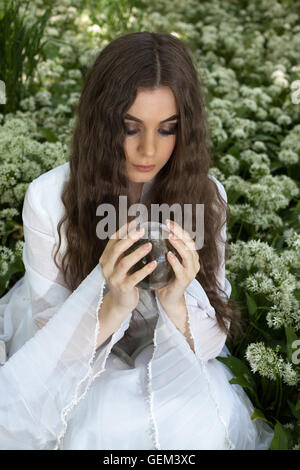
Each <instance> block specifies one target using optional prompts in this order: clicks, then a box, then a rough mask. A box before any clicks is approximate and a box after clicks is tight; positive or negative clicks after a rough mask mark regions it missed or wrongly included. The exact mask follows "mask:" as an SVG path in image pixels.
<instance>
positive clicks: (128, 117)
mask: <svg viewBox="0 0 300 470" xmlns="http://www.w3.org/2000/svg"><path fill="white" fill-rule="evenodd" d="M178 118H179V114H173V116H170V117H168V118H167V119H164V120H163V121H160V124H162V123H163V122H168V121H174V120H175V119H178ZM124 119H128V120H130V121H136V122H141V123H143V121H142V120H141V119H138V118H136V117H134V116H132V115H131V114H125V116H124Z"/></svg>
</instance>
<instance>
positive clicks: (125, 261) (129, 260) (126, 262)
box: [116, 242, 152, 280]
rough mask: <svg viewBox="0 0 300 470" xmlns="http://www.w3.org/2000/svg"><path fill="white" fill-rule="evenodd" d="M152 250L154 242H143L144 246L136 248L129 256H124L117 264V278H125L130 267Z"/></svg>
mask: <svg viewBox="0 0 300 470" xmlns="http://www.w3.org/2000/svg"><path fill="white" fill-rule="evenodd" d="M151 250H152V243H149V242H148V243H143V244H142V246H139V247H138V248H136V249H135V250H134V251H133V252H132V253H130V254H129V255H127V256H123V258H122V259H121V261H120V262H119V263H118V264H117V266H116V278H117V280H122V279H124V278H125V277H126V276H127V274H128V271H129V270H130V268H132V266H134V265H135V264H136V263H137V262H138V261H140V260H141V259H142V258H143V257H144V256H146V255H147V254H148V253H150V251H151Z"/></svg>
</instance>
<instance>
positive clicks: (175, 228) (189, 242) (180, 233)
mask: <svg viewBox="0 0 300 470" xmlns="http://www.w3.org/2000/svg"><path fill="white" fill-rule="evenodd" d="M166 225H167V227H168V229H169V230H170V231H171V232H172V233H173V234H174V235H175V236H176V237H178V238H180V239H181V240H183V241H184V243H185V244H186V246H187V248H188V249H189V250H195V249H196V245H195V242H194V241H193V239H192V238H191V236H190V234H189V233H188V232H187V231H186V230H183V228H182V227H181V226H180V225H179V224H177V223H176V222H174V221H173V220H170V219H166Z"/></svg>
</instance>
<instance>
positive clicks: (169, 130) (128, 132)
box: [125, 123, 178, 135]
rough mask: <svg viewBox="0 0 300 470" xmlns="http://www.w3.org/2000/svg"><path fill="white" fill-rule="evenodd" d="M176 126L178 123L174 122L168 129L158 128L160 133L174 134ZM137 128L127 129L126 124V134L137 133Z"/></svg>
mask: <svg viewBox="0 0 300 470" xmlns="http://www.w3.org/2000/svg"><path fill="white" fill-rule="evenodd" d="M177 127H178V123H176V124H175V125H173V126H172V127H170V129H168V130H165V129H160V131H159V132H160V133H161V134H162V135H172V134H176V131H177ZM137 132H138V130H137V129H128V128H127V127H126V126H125V133H126V134H127V135H134V134H137Z"/></svg>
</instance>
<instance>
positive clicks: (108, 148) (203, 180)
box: [55, 32, 242, 339]
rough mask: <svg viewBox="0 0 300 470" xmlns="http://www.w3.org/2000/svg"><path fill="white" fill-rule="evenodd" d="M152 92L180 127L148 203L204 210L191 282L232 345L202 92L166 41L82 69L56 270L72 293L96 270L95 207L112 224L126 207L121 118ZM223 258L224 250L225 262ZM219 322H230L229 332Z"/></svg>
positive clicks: (139, 38)
mask: <svg viewBox="0 0 300 470" xmlns="http://www.w3.org/2000/svg"><path fill="white" fill-rule="evenodd" d="M159 86H167V87H169V88H170V89H171V90H172V91H173V93H174V97H175V100H176V103H177V106H178V110H179V115H180V119H179V123H178V124H179V125H178V131H177V138H176V145H175V148H174V151H173V153H172V155H171V157H170V158H169V160H168V162H167V163H166V165H165V166H164V167H163V168H162V169H161V170H160V172H159V173H158V175H157V177H156V179H155V183H156V184H155V188H154V189H153V191H152V192H151V195H150V198H149V201H148V203H149V204H151V203H156V204H162V203H166V204H168V205H169V206H171V205H172V204H173V203H178V204H180V205H181V206H182V209H183V204H187V203H189V204H192V207H196V206H195V204H197V203H198V204H204V207H205V211H204V225H205V227H204V228H205V231H204V246H203V247H202V248H201V249H200V250H199V251H198V254H199V257H200V263H201V268H200V271H199V272H198V274H197V276H196V279H197V280H198V281H199V282H200V284H201V285H202V287H203V289H204V290H205V291H206V293H207V296H208V298H209V300H210V303H211V305H212V306H213V307H214V309H215V312H216V318H217V322H218V324H219V326H220V328H221V329H222V330H223V331H225V332H226V333H227V334H228V338H229V339H231V338H232V337H233V336H235V334H236V333H237V332H238V331H239V332H240V331H242V329H241V325H240V317H241V313H240V311H239V308H238V305H237V303H235V302H234V301H232V300H229V301H228V300H227V299H226V298H223V297H222V296H221V289H220V287H221V286H218V285H217V279H216V273H217V271H218V268H219V266H220V263H221V259H219V254H218V250H217V240H220V232H221V229H222V226H223V224H224V222H225V217H224V214H226V222H228V219H229V207H228V206H227V204H226V202H225V201H224V200H223V199H222V197H221V196H220V195H219V193H218V189H217V186H216V184H215V182H214V181H213V180H212V179H211V178H209V176H208V173H209V168H210V167H211V165H212V162H211V156H210V154H209V150H208V148H209V145H208V134H209V132H208V124H207V118H206V114H205V104H204V96H203V92H202V85H201V83H200V81H199V78H198V76H197V72H196V70H195V68H194V65H193V62H192V58H191V56H190V54H189V52H188V50H187V47H186V46H185V45H184V43H183V42H182V41H180V40H179V39H177V38H176V37H175V36H173V35H171V34H168V33H154V32H137V33H131V34H126V35H123V36H121V37H118V38H116V39H115V40H113V41H112V42H110V43H109V44H108V45H107V46H106V47H105V48H104V49H103V50H102V51H101V52H100V53H99V55H98V56H97V58H96V60H95V62H94V64H93V66H92V67H91V68H90V69H89V71H88V73H87V75H86V77H85V82H84V85H83V90H82V93H81V96H80V99H79V103H78V106H77V109H76V125H75V128H74V133H73V139H72V146H71V155H70V178H69V180H68V181H67V182H66V184H65V186H64V188H63V191H62V196H61V198H62V201H63V204H64V206H65V214H64V217H63V218H62V219H61V220H60V222H59V223H58V226H57V228H58V232H59V245H58V247H57V251H56V254H55V258H56V255H57V253H58V251H59V248H60V245H61V234H60V229H61V225H62V223H63V222H66V233H65V234H66V239H67V244H68V248H67V251H66V253H65V255H64V256H63V259H62V266H58V264H57V262H56V259H55V263H56V265H57V266H58V267H59V268H61V269H62V271H63V276H64V280H65V282H66V284H67V285H68V286H69V288H70V289H71V290H75V289H76V287H77V286H78V285H79V284H80V283H81V282H82V280H83V279H84V278H85V277H86V276H87V275H88V274H89V273H90V271H91V270H92V269H93V268H94V267H95V266H96V265H97V263H98V262H99V258H100V256H101V254H102V252H103V250H104V248H105V246H106V244H107V241H108V239H106V240H102V239H100V238H98V237H97V235H96V224H97V223H98V221H99V219H98V220H97V216H96V208H97V206H98V205H99V204H102V203H110V204H113V205H114V207H115V209H116V213H117V221H118V220H119V214H118V205H119V196H120V195H127V197H128V200H129V202H130V198H129V194H128V185H127V177H126V173H125V160H126V159H125V154H124V150H123V141H124V137H125V127H124V121H123V116H124V115H125V114H126V112H127V110H128V109H129V108H130V106H131V105H132V104H133V102H134V101H135V98H136V95H137V91H138V90H139V89H151V90H153V89H156V88H157V87H159ZM171 218H172V217H171ZM128 220H130V218H128ZM117 225H118V224H117ZM118 228H119V227H118ZM193 230H195V225H194V226H193ZM228 256H229V246H228V244H227V243H226V259H227V258H228ZM218 289H220V290H218ZM222 292H223V291H222ZM223 293H224V292H223ZM225 318H226V319H229V320H231V327H230V331H228V330H227V327H226V324H225V322H224V319H225ZM231 331H232V332H233V336H232V334H231Z"/></svg>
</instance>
